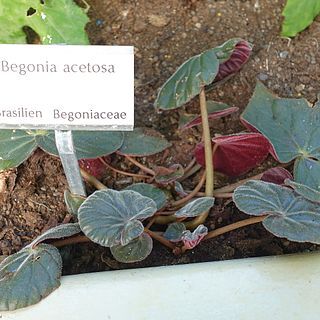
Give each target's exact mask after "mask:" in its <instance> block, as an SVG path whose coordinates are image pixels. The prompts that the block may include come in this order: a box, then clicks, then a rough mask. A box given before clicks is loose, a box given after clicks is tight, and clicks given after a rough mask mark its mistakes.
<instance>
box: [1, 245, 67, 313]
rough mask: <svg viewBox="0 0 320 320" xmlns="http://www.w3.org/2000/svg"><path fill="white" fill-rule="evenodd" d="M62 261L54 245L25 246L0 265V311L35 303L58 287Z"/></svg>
mask: <svg viewBox="0 0 320 320" xmlns="http://www.w3.org/2000/svg"><path fill="white" fill-rule="evenodd" d="M61 267H62V259H61V256H60V254H59V251H58V249H57V248H55V247H54V246H51V245H48V244H40V245H39V246H37V247H35V248H31V247H26V248H24V249H22V250H21V251H19V252H17V253H15V254H13V255H11V256H9V257H8V258H6V259H5V260H3V261H2V262H1V263H0V297H1V299H0V311H7V310H9V311H11V310H15V309H19V308H24V307H27V306H30V305H33V304H35V303H37V302H39V301H40V300H41V299H43V298H44V297H46V296H47V295H49V294H50V293H51V292H52V291H54V290H55V289H57V288H58V287H59V286H60V277H61Z"/></svg>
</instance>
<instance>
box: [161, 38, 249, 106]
mask: <svg viewBox="0 0 320 320" xmlns="http://www.w3.org/2000/svg"><path fill="white" fill-rule="evenodd" d="M237 45H241V47H242V48H241V50H240V51H238V52H237V53H236V56H235V57H233V58H234V59H232V55H233V53H235V49H236V47H237ZM243 46H244V47H245V49H244V50H243ZM250 51H251V46H250V45H249V44H248V43H247V42H246V41H244V40H242V39H240V38H234V39H230V40H228V41H226V42H225V43H223V44H222V45H220V46H218V47H216V48H213V49H209V50H206V51H204V52H203V53H200V54H198V55H196V56H194V57H192V58H190V59H188V60H187V61H185V62H184V63H183V64H182V65H181V66H180V67H179V68H178V69H177V71H176V72H175V73H174V74H173V75H172V76H171V77H170V78H169V79H168V80H167V81H166V82H165V84H164V85H163V86H162V88H161V89H160V91H159V93H158V96H157V99H156V101H155V107H156V108H160V109H166V110H168V109H176V108H179V107H181V106H183V105H184V104H185V103H187V102H189V101H190V100H191V99H192V98H194V97H195V96H197V95H198V94H199V93H200V91H201V88H202V87H203V86H208V85H210V84H211V83H212V82H213V81H214V80H215V78H216V76H217V75H218V78H220V79H219V80H221V79H222V78H224V77H225V76H227V75H232V74H233V73H234V72H236V71H238V70H239V69H240V68H241V66H242V64H243V63H245V62H246V61H247V59H248V57H249V55H250ZM229 59H232V61H230V63H228V65H223V64H224V63H225V62H227V61H228V60H229ZM222 65H223V69H224V70H219V67H220V66H222ZM218 71H219V72H220V71H223V72H222V73H223V75H222V74H220V75H219V74H218Z"/></svg>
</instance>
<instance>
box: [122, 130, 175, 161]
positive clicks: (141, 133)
mask: <svg viewBox="0 0 320 320" xmlns="http://www.w3.org/2000/svg"><path fill="white" fill-rule="evenodd" d="M169 147H170V143H169V142H168V141H167V140H166V139H164V138H163V137H162V136H161V135H160V134H159V133H158V132H156V131H155V130H152V129H146V128H145V129H143V128H136V129H134V130H133V131H130V132H125V134H124V141H123V144H122V146H121V148H120V149H119V150H118V153H120V154H124V155H129V156H135V157H146V156H150V155H153V154H156V153H158V152H161V151H163V150H165V149H167V148H169Z"/></svg>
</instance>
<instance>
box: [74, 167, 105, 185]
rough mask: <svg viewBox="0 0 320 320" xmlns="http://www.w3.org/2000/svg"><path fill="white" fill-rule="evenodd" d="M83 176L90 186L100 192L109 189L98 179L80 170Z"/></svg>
mask: <svg viewBox="0 0 320 320" xmlns="http://www.w3.org/2000/svg"><path fill="white" fill-rule="evenodd" d="M80 173H81V176H82V178H83V179H84V180H86V181H87V182H88V183H89V184H91V185H92V186H94V187H95V188H96V189H98V190H102V189H107V186H105V185H104V184H103V183H101V182H100V181H99V180H98V179H97V178H95V177H94V176H92V175H91V174H89V173H88V172H87V171H85V170H83V169H81V168H80Z"/></svg>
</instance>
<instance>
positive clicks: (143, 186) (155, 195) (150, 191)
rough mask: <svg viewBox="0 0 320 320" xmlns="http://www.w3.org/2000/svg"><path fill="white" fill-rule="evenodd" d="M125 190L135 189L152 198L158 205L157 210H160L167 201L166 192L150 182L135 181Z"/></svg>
mask: <svg viewBox="0 0 320 320" xmlns="http://www.w3.org/2000/svg"><path fill="white" fill-rule="evenodd" d="M125 190H133V191H135V192H138V193H140V194H141V195H142V196H144V197H148V198H150V199H152V200H153V201H154V202H155V203H156V205H157V210H160V209H161V208H162V207H164V205H165V204H166V202H167V197H166V194H165V193H164V192H163V191H162V190H161V189H159V188H157V187H155V186H153V185H152V184H148V183H135V184H132V185H130V186H128V187H126V188H125Z"/></svg>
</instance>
